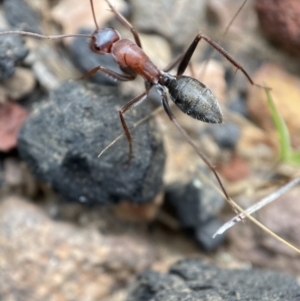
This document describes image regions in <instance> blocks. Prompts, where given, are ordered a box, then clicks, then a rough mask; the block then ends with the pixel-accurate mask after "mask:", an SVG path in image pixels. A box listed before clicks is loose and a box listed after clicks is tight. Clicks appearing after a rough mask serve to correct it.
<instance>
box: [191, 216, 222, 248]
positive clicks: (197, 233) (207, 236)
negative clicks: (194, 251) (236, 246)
mask: <svg viewBox="0 0 300 301" xmlns="http://www.w3.org/2000/svg"><path fill="white" fill-rule="evenodd" d="M223 224H224V223H223V222H222V221H221V220H219V219H218V218H217V217H212V218H211V219H209V220H208V221H206V222H205V223H203V224H201V225H199V226H198V227H197V228H196V229H195V230H194V233H193V236H194V238H195V240H196V242H197V243H198V244H199V246H200V247H201V249H202V250H204V251H206V252H211V251H213V250H216V249H217V248H218V247H219V246H220V244H221V243H223V242H224V240H225V238H226V236H225V234H222V235H217V236H216V237H215V238H213V235H214V234H215V233H216V232H217V230H218V229H219V228H220V227H221V226H222V225H223Z"/></svg>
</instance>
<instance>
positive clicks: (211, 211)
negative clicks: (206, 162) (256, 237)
mask: <svg viewBox="0 0 300 301" xmlns="http://www.w3.org/2000/svg"><path fill="white" fill-rule="evenodd" d="M223 206H224V200H223V197H222V196H221V195H220V194H219V193H218V192H217V191H216V190H214V189H213V188H211V187H210V186H208V185H205V184H203V183H201V182H200V180H198V179H196V178H194V179H192V180H191V181H190V182H189V183H187V184H186V185H183V184H180V183H174V184H172V185H170V186H169V187H167V190H166V197H165V209H166V210H168V211H170V212H171V213H172V212H173V213H174V215H175V217H176V218H177V219H178V220H179V223H180V225H181V227H182V228H183V229H185V230H186V231H187V233H189V234H190V235H191V236H192V238H193V239H195V240H196V241H197V243H198V244H199V246H200V247H201V248H202V249H203V250H205V251H212V250H214V249H216V248H217V247H218V246H219V245H220V243H221V242H222V241H223V240H224V237H225V236H220V237H218V239H213V238H212V236H213V234H214V233H215V232H216V230H217V229H218V227H220V226H221V225H222V224H221V222H219V221H218V220H217V219H216V214H218V213H219V212H220V210H221V209H222V208H223Z"/></svg>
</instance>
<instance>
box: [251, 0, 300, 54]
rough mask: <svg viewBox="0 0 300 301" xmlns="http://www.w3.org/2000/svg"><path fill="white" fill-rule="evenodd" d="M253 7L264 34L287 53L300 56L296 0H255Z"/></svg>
mask: <svg viewBox="0 0 300 301" xmlns="http://www.w3.org/2000/svg"><path fill="white" fill-rule="evenodd" d="M255 9H256V12H257V15H258V20H259V24H260V27H261V29H262V31H263V33H264V35H265V36H266V37H267V38H268V39H269V40H270V41H271V42H273V43H275V44H276V45H280V47H281V48H283V49H285V50H286V51H288V52H289V53H291V54H293V55H296V56H298V57H299V56H300V39H299V27H300V18H299V15H300V3H299V1H298V0H288V1H285V2H284V3H283V2H282V1H280V0H262V1H261V0H256V1H255Z"/></svg>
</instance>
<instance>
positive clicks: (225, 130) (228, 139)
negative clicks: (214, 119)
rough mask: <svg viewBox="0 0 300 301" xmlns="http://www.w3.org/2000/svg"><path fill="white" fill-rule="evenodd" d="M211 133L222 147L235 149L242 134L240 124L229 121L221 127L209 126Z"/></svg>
mask: <svg viewBox="0 0 300 301" xmlns="http://www.w3.org/2000/svg"><path fill="white" fill-rule="evenodd" d="M208 131H209V133H210V134H211V136H212V137H213V139H214V141H215V142H216V143H217V144H218V146H219V147H220V148H224V149H234V148H235V146H236V144H237V142H238V140H239V138H240V135H241V129H240V128H239V126H238V125H237V124H235V123H232V122H227V123H225V124H223V125H222V126H220V127H209V128H208Z"/></svg>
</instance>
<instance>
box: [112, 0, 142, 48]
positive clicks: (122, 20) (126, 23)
mask: <svg viewBox="0 0 300 301" xmlns="http://www.w3.org/2000/svg"><path fill="white" fill-rule="evenodd" d="M106 2H107V4H108V5H109V7H110V9H111V11H112V12H113V13H114V14H115V15H116V18H117V19H118V21H119V22H120V23H121V24H122V25H123V26H124V27H126V28H128V29H129V30H130V31H131V33H132V35H133V38H134V40H135V43H136V44H137V45H138V46H139V47H140V48H142V43H141V40H140V37H139V34H138V33H137V31H136V30H135V29H134V27H133V26H132V25H131V23H130V22H129V21H128V20H127V19H126V18H125V17H124V16H122V15H121V14H120V13H119V12H118V11H117V10H116V9H115V8H114V6H112V5H111V4H110V2H109V1H108V0H106Z"/></svg>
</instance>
